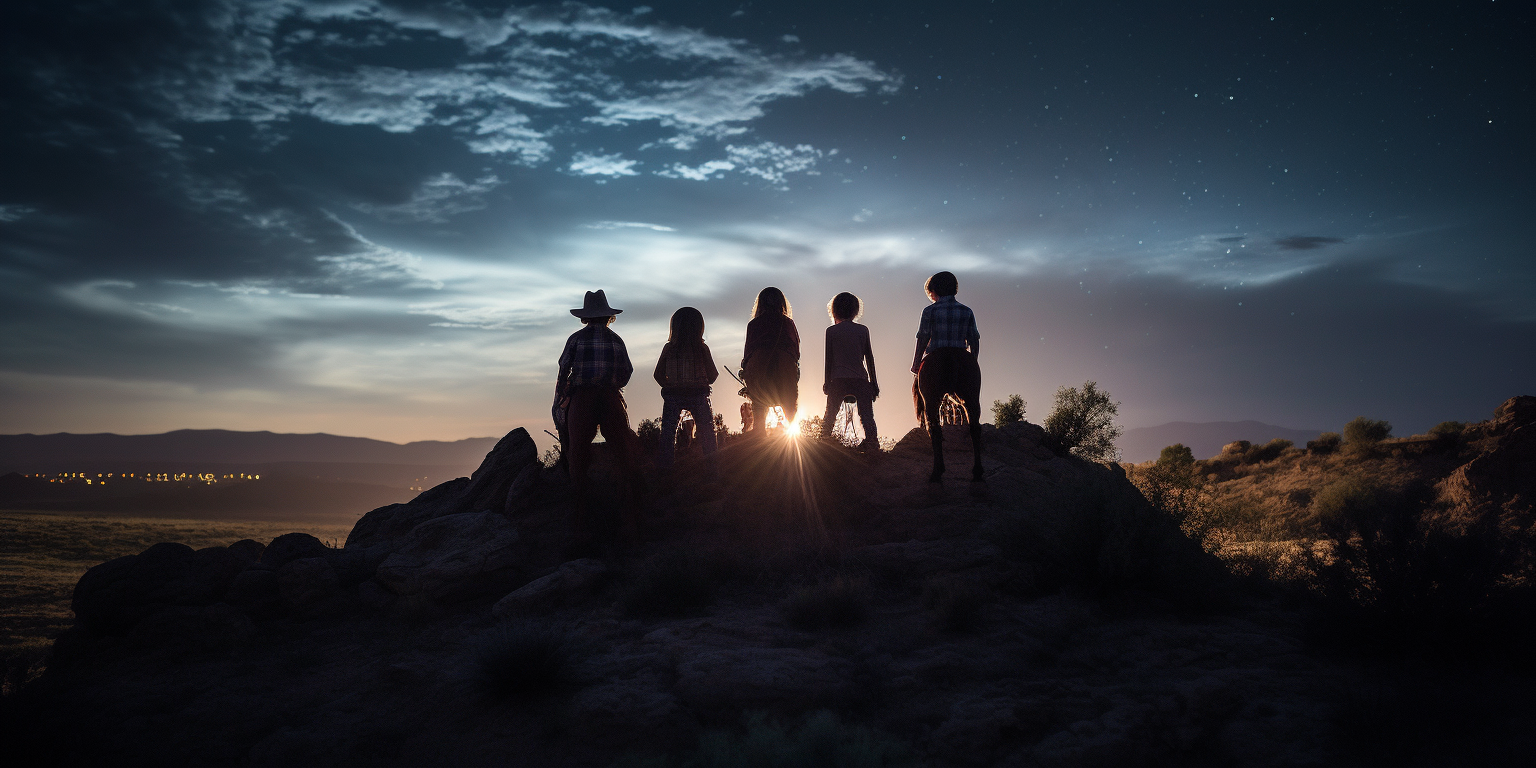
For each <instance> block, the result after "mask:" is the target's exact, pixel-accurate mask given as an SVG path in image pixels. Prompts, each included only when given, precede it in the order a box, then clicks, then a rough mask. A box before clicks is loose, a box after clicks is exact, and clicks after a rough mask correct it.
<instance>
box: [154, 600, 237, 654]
mask: <svg viewBox="0 0 1536 768" xmlns="http://www.w3.org/2000/svg"><path fill="white" fill-rule="evenodd" d="M255 631H256V626H255V624H253V623H252V622H251V620H250V619H249V618H247V617H246V616H245V614H243V613H241V612H239V611H237V610H235V609H234V608H231V607H230V606H228V605H224V604H222V603H219V604H216V605H208V606H184V605H178V606H170V607H167V608H162V609H161V610H158V611H156V612H154V613H152V614H150V615H149V616H147V617H145V618H144V619H143V620H142V621H140V622H139V623H138V624H136V625H134V627H133V630H132V631H131V632H129V633H128V642H129V643H130V644H131V645H133V646H135V647H138V648H143V649H146V650H151V651H156V652H161V653H175V654H186V653H217V652H220V651H227V650H229V649H231V648H234V647H236V646H238V645H240V644H242V643H244V642H245V641H246V640H249V639H250V637H251V635H252V634H254V633H255Z"/></svg>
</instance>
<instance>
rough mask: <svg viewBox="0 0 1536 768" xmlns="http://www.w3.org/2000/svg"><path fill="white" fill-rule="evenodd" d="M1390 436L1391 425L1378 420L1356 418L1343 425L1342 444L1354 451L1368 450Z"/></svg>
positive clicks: (1362, 417)
mask: <svg viewBox="0 0 1536 768" xmlns="http://www.w3.org/2000/svg"><path fill="white" fill-rule="evenodd" d="M1391 436H1392V425H1391V424H1388V423H1387V422H1385V421H1381V420H1378V419H1367V418H1366V417H1364V416H1356V417H1355V418H1354V419H1353V420H1351V421H1350V422H1349V423H1348V424H1345V425H1344V444H1345V445H1347V446H1349V447H1350V448H1352V449H1355V450H1369V449H1370V448H1374V447H1375V446H1376V444H1377V443H1379V442H1381V441H1383V440H1385V439H1387V438H1389V437H1391Z"/></svg>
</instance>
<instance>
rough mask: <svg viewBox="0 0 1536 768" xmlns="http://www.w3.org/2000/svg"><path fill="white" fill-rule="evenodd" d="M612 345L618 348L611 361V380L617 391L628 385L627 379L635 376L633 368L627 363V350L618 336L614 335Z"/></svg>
mask: <svg viewBox="0 0 1536 768" xmlns="http://www.w3.org/2000/svg"><path fill="white" fill-rule="evenodd" d="M613 343H614V346H616V347H617V348H618V352H617V354H615V355H614V361H613V366H614V370H613V380H614V383H616V384H617V385H618V387H619V389H623V388H624V387H625V386H627V385H628V384H629V377H631V376H633V375H635V366H634V365H633V364H631V363H630V362H629V350H628V349H626V348H625V347H624V340H623V339H621V338H619V336H618V334H614V336H613Z"/></svg>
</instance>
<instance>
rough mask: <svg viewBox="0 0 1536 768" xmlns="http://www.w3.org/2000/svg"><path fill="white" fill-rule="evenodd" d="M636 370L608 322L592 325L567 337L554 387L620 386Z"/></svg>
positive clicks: (557, 389)
mask: <svg viewBox="0 0 1536 768" xmlns="http://www.w3.org/2000/svg"><path fill="white" fill-rule="evenodd" d="M634 372H635V367H634V366H633V365H630V363H629V351H628V350H626V349H625V348H624V340H623V339H621V338H619V335H618V334H617V333H614V332H613V331H611V330H609V329H608V328H607V327H606V326H601V325H589V326H587V327H585V328H583V329H581V330H579V331H577V332H575V333H573V334H571V337H570V338H569V339H566V340H565V351H564V352H561V353H560V379H559V381H557V382H556V384H555V391H556V392H562V393H563V392H565V391H566V390H567V389H568V388H569V387H580V386H585V385H593V386H599V387H613V388H614V389H618V388H620V387H623V386H624V385H625V384H628V383H629V376H630V374H632V373H634Z"/></svg>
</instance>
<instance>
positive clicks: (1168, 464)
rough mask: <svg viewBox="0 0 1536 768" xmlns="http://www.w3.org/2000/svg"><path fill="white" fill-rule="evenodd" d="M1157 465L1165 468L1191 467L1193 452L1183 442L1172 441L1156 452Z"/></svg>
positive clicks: (1193, 462)
mask: <svg viewBox="0 0 1536 768" xmlns="http://www.w3.org/2000/svg"><path fill="white" fill-rule="evenodd" d="M1157 466H1158V467H1162V468H1165V469H1170V470H1171V469H1192V468H1194V466H1195V452H1194V451H1193V450H1191V449H1190V447H1189V446H1187V445H1185V444H1183V443H1174V444H1173V445H1170V446H1167V447H1166V448H1164V449H1163V450H1162V451H1161V452H1159V453H1158V454H1157Z"/></svg>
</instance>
